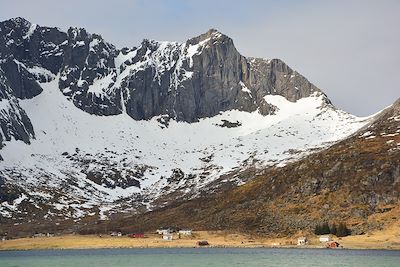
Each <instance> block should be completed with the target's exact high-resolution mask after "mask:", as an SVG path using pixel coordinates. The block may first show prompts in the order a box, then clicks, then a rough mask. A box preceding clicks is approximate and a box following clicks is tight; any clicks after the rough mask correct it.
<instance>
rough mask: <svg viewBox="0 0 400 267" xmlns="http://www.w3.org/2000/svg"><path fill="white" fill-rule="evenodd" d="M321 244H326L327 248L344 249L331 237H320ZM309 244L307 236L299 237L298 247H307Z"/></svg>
mask: <svg viewBox="0 0 400 267" xmlns="http://www.w3.org/2000/svg"><path fill="white" fill-rule="evenodd" d="M319 242H320V243H321V244H325V247H326V248H342V246H341V245H340V244H339V243H338V242H336V241H333V240H332V237H331V236H330V235H321V236H320V237H319ZM308 243H309V242H308V239H307V237H305V236H302V237H299V238H298V239H297V245H298V246H305V245H308Z"/></svg>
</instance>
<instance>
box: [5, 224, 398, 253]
mask: <svg viewBox="0 0 400 267" xmlns="http://www.w3.org/2000/svg"><path fill="white" fill-rule="evenodd" d="M297 237H298V236H293V237H286V238H262V237H257V236H252V235H247V234H241V233H232V232H229V233H228V232H223V231H196V232H193V235H192V236H191V237H183V238H180V239H179V238H178V236H177V235H174V239H173V240H172V241H167V240H163V239H162V237H161V236H160V235H157V234H155V233H146V234H145V238H130V237H128V236H122V237H112V236H104V235H103V236H101V237H100V236H98V235H62V236H54V237H36V238H31V237H29V238H19V239H12V240H5V241H0V250H29V249H86V248H180V247H196V246H197V245H196V243H197V241H199V240H207V241H208V242H209V244H210V247H241V248H244V247H246V248H254V247H277V248H279V247H282V248H286V247H301V248H323V247H325V244H322V243H320V242H319V240H318V237H317V236H314V235H308V239H309V244H308V245H306V246H297V245H296V244H297ZM333 240H334V241H337V242H339V243H340V244H341V245H342V246H343V247H344V248H346V249H396V250H398V249H400V228H399V226H398V225H393V226H392V227H390V228H387V229H386V230H384V231H377V232H373V233H370V234H365V235H357V236H348V237H343V238H335V237H333Z"/></svg>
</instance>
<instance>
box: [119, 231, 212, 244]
mask: <svg viewBox="0 0 400 267" xmlns="http://www.w3.org/2000/svg"><path fill="white" fill-rule="evenodd" d="M156 233H157V234H158V235H159V236H161V238H162V239H163V240H166V241H172V240H174V239H180V238H184V237H191V236H192V234H193V231H192V229H180V230H177V229H174V228H160V229H157V230H156ZM111 236H117V237H119V236H122V233H121V232H112V233H111ZM128 236H129V237H131V238H145V235H144V233H134V234H129V235H128ZM197 245H198V246H208V245H209V243H208V241H207V240H201V241H198V242H197Z"/></svg>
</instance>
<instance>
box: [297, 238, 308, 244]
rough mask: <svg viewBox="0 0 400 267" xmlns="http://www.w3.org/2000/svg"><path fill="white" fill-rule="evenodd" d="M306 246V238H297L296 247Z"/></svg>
mask: <svg viewBox="0 0 400 267" xmlns="http://www.w3.org/2000/svg"><path fill="white" fill-rule="evenodd" d="M307 244H308V240H307V237H305V236H301V237H299V238H297V245H298V246H305V245H307Z"/></svg>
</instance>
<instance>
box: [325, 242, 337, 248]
mask: <svg viewBox="0 0 400 267" xmlns="http://www.w3.org/2000/svg"><path fill="white" fill-rule="evenodd" d="M326 247H327V248H340V244H339V243H338V242H330V243H328V244H326Z"/></svg>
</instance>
